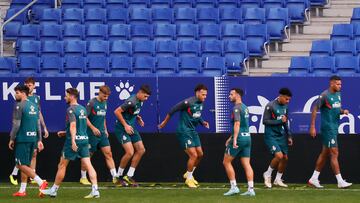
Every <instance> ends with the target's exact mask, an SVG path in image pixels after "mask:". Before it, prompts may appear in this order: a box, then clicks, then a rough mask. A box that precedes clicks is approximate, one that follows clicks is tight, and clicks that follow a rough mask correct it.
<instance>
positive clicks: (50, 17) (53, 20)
mask: <svg viewBox="0 0 360 203" xmlns="http://www.w3.org/2000/svg"><path fill="white" fill-rule="evenodd" d="M61 21H62V13H61V9H54V8H47V9H44V10H43V12H42V13H41V16H40V23H41V24H61Z"/></svg>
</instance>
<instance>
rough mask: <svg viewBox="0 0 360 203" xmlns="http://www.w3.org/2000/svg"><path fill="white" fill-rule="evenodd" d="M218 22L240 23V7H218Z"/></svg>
mask: <svg viewBox="0 0 360 203" xmlns="http://www.w3.org/2000/svg"><path fill="white" fill-rule="evenodd" d="M220 22H221V23H234V24H236V23H241V22H242V9H241V8H236V7H234V8H231V7H230V8H226V7H225V8H221V9H220Z"/></svg>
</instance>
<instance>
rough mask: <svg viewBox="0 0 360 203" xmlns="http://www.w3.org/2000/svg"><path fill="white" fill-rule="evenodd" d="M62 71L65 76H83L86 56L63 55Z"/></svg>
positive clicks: (85, 71)
mask: <svg viewBox="0 0 360 203" xmlns="http://www.w3.org/2000/svg"><path fill="white" fill-rule="evenodd" d="M64 72H65V75H66V76H72V77H83V76H84V75H85V73H87V67H86V58H85V57H82V56H65V57H64Z"/></svg>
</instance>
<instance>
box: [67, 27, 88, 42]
mask: <svg viewBox="0 0 360 203" xmlns="http://www.w3.org/2000/svg"><path fill="white" fill-rule="evenodd" d="M63 28H64V35H63V38H64V39H65V40H82V39H84V38H85V26H84V25H80V24H67V25H64V26H63Z"/></svg>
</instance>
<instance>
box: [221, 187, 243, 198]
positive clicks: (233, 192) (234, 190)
mask: <svg viewBox="0 0 360 203" xmlns="http://www.w3.org/2000/svg"><path fill="white" fill-rule="evenodd" d="M239 193H240V189H239V188H238V187H232V188H230V190H229V191H227V192H225V193H224V196H231V195H236V194H239Z"/></svg>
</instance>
